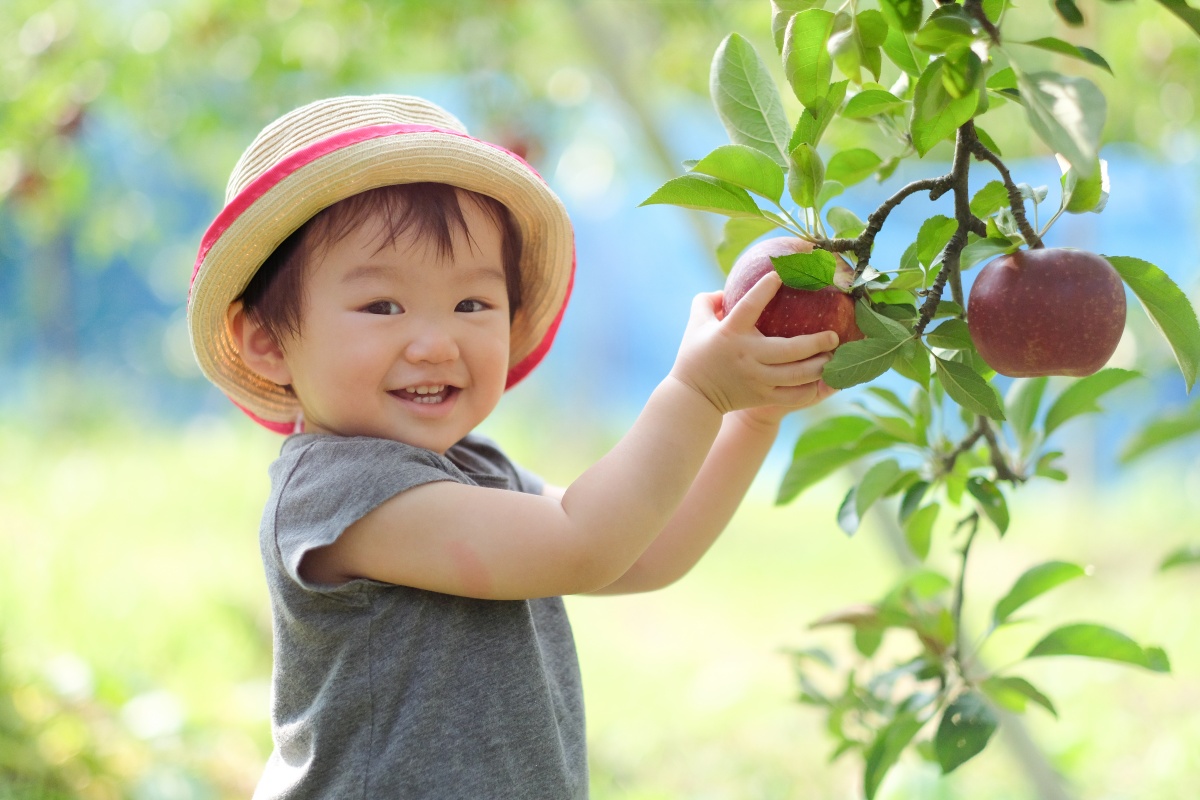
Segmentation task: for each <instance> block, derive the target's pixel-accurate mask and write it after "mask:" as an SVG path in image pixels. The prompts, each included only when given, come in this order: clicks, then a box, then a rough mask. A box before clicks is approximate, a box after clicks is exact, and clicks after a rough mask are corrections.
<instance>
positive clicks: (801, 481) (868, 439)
mask: <svg viewBox="0 0 1200 800" xmlns="http://www.w3.org/2000/svg"><path fill="white" fill-rule="evenodd" d="M864 421H866V420H864ZM868 424H869V423H868ZM871 428H872V430H871V431H870V432H869V433H867V434H865V435H863V436H862V437H860V438H859V439H857V440H855V441H854V442H853V443H850V444H846V445H844V446H841V447H831V448H827V449H824V450H821V451H820V452H816V453H806V454H801V455H793V458H792V463H791V464H790V465H789V466H788V470H787V472H786V473H785V474H784V476H783V480H782V482H781V483H780V486H779V493H778V495H777V496H776V498H775V502H776V503H777V504H779V505H783V504H784V503H790V502H791V501H792V500H794V499H795V498H796V497H798V496H799V495H800V493H801V492H803V491H804V490H805V489H807V488H809V487H810V486H812V485H813V484H815V483H817V482H818V481H820V480H822V479H823V478H825V477H827V476H829V475H832V474H833V473H834V472H836V471H837V470H839V469H841V468H842V467H844V466H845V465H847V464H850V463H852V462H854V461H857V460H858V459H860V458H862V457H863V456H865V455H869V454H871V453H874V452H876V451H878V450H882V449H884V448H885V447H891V446H892V445H894V444H896V442H897V440H896V437H894V436H892V435H890V434H888V433H885V432H883V431H881V430H878V429H875V428H874V426H873V425H872V426H871ZM799 444H800V443H799V442H797V449H799Z"/></svg>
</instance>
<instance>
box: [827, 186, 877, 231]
mask: <svg viewBox="0 0 1200 800" xmlns="http://www.w3.org/2000/svg"><path fill="white" fill-rule="evenodd" d="M845 189H846V187H844V186H842V185H841V184H840V183H838V182H837V181H831V180H826V181H825V182H824V183H823V184H821V191H819V192H817V208H818V209H820V208H824V207H825V204H826V203H828V202H829V201H830V200H832V199H833V198H835V197H837V196H838V195H839V194H841V193H842V192H843V191H845ZM865 227H866V226H864V228H865Z"/></svg>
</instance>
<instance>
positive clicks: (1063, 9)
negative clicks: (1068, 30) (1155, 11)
mask: <svg viewBox="0 0 1200 800" xmlns="http://www.w3.org/2000/svg"><path fill="white" fill-rule="evenodd" d="M1160 2H1161V0H1160ZM1054 10H1055V11H1057V12H1058V15H1059V16H1060V17H1062V20H1063V22H1065V23H1067V24H1068V25H1070V26H1072V27H1075V28H1078V27H1079V26H1080V25H1082V24H1083V12H1082V11H1080V10H1079V6H1077V5H1075V0H1054Z"/></svg>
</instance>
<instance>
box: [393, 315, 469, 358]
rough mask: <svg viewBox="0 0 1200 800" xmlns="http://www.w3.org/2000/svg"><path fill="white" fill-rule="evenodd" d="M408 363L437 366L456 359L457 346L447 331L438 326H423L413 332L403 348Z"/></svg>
mask: <svg viewBox="0 0 1200 800" xmlns="http://www.w3.org/2000/svg"><path fill="white" fill-rule="evenodd" d="M404 356H405V358H407V359H408V360H409V361H410V362H412V363H414V364H417V363H421V362H426V363H432V364H438V363H442V362H445V361H453V360H454V359H456V358H458V344H457V343H456V342H455V341H454V337H453V336H452V335H450V333H449V332H448V331H446V330H445V329H444V328H442V327H441V326H439V325H432V324H431V325H424V326H422V327H421V328H420V329H419V330H417V331H415V335H414V336H413V337H412V338H411V339H409V341H408V344H407V345H406V346H405V348H404Z"/></svg>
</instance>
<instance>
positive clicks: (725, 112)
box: [709, 33, 791, 166]
mask: <svg viewBox="0 0 1200 800" xmlns="http://www.w3.org/2000/svg"><path fill="white" fill-rule="evenodd" d="M709 92H710V94H711V95H712V98H713V103H714V105H715V106H716V108H717V115H718V116H720V118H721V122H722V124H723V125H724V126H725V131H726V132H727V133H728V134H729V140H730V141H731V142H733V143H734V144H744V145H747V146H749V147H753V148H754V149H756V150H760V151H762V152H763V153H765V154H766V155H767V156H768V157H770V158H771V160H772V161H774V162H775V163H777V164H779V165H780V166H785V165H786V164H787V160H786V158H785V155H784V154H785V152H786V151H785V149H784V148H785V147H786V145H787V142H788V138H789V136H790V134H791V128H790V127H789V126H788V121H787V117H786V115H785V114H784V110H783V102H782V101H781V100H780V97H779V90H778V89H777V88H776V87H775V80H774V79H773V78H772V77H771V73H770V71H768V70H767V66H766V64H764V63H763V61H762V59H761V58H759V55H758V51H757V50H755V49H754V45H752V44H750V42H748V41H746V40H745V39H744V38H742V37H741V36H740V35H738V34H736V33H731V34H729V36H727V37H725V40H724V41H722V42H721V44H720V45H719V46H718V47H717V52H716V53H715V54H714V56H713V63H712V71H711V72H710V74H709Z"/></svg>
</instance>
